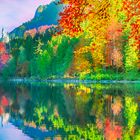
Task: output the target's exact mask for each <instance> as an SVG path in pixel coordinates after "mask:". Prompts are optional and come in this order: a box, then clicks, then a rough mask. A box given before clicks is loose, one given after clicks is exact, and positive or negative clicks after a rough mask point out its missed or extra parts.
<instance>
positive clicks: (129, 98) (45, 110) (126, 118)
mask: <svg viewBox="0 0 140 140" xmlns="http://www.w3.org/2000/svg"><path fill="white" fill-rule="evenodd" d="M0 91H1V92H0V96H1V98H0V99H1V103H0V122H1V124H0V125H1V126H3V125H5V124H6V122H7V121H8V120H9V121H10V122H11V123H12V124H13V125H15V126H17V127H18V128H19V129H21V130H22V131H23V132H24V133H25V134H27V135H29V136H30V137H32V138H38V139H41V140H43V139H56V140H61V139H65V140H67V139H68V140H74V139H75V140H81V139H84V140H93V139H94V140H102V139H105V140H118V139H119V140H120V139H124V140H127V139H134V140H139V139H140V122H139V120H140V119H139V117H140V115H139V114H140V112H139V105H140V95H139V93H140V86H139V85H128V84H127V85H126V84H121V85H118V84H116V85H101V84H96V85H95V84H88V85H83V84H79V85H78V84H77V85H74V84H61V85H59V84H56V85H55V84H48V85H36V84H32V85H31V84H30V85H22V84H19V85H14V84H13V85H10V84H4V85H1V87H0ZM9 117H10V119H9Z"/></svg>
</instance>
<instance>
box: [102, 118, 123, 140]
mask: <svg viewBox="0 0 140 140" xmlns="http://www.w3.org/2000/svg"><path fill="white" fill-rule="evenodd" d="M104 133H105V139H106V140H117V139H121V138H122V127H121V126H119V125H112V123H111V121H110V119H109V118H107V119H106V121H105V130H104Z"/></svg>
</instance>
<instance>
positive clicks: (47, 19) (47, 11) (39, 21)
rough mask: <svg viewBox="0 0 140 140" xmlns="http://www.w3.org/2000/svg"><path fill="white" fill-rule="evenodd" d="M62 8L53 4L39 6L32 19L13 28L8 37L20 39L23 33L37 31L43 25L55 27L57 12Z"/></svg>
mask: <svg viewBox="0 0 140 140" xmlns="http://www.w3.org/2000/svg"><path fill="white" fill-rule="evenodd" d="M62 7H63V6H62V5H56V4H55V3H54V2H52V3H50V4H49V5H41V6H39V7H38V8H37V10H36V12H35V16H34V17H33V19H32V20H31V21H28V22H25V23H23V24H22V25H21V26H19V27H17V28H15V29H14V30H13V31H12V32H10V37H11V38H14V37H22V36H23V34H24V32H25V31H27V30H30V29H33V28H36V29H37V28H38V27H40V26H43V25H52V24H53V25H57V24H58V23H57V21H58V19H59V12H60V11H61V10H62ZM52 9H53V10H52Z"/></svg>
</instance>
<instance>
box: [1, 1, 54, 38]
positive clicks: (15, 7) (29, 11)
mask: <svg viewBox="0 0 140 140" xmlns="http://www.w3.org/2000/svg"><path fill="white" fill-rule="evenodd" d="M51 1H52V0H0V34H1V29H2V28H4V29H5V31H6V32H10V31H12V30H13V29H14V28H16V27H18V26H19V25H21V24H22V23H24V22H26V21H29V20H31V19H32V18H33V17H34V14H35V11H36V9H37V7H38V6H39V5H45V4H49V3H50V2H51ZM0 36H1V35H0Z"/></svg>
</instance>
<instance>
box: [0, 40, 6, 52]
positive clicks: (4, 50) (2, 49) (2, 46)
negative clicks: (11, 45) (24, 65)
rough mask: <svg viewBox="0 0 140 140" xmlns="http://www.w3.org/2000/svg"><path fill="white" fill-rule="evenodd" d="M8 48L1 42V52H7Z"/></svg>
mask: <svg viewBox="0 0 140 140" xmlns="http://www.w3.org/2000/svg"><path fill="white" fill-rule="evenodd" d="M5 52H6V49H5V44H4V43H2V42H0V54H2V53H5Z"/></svg>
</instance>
